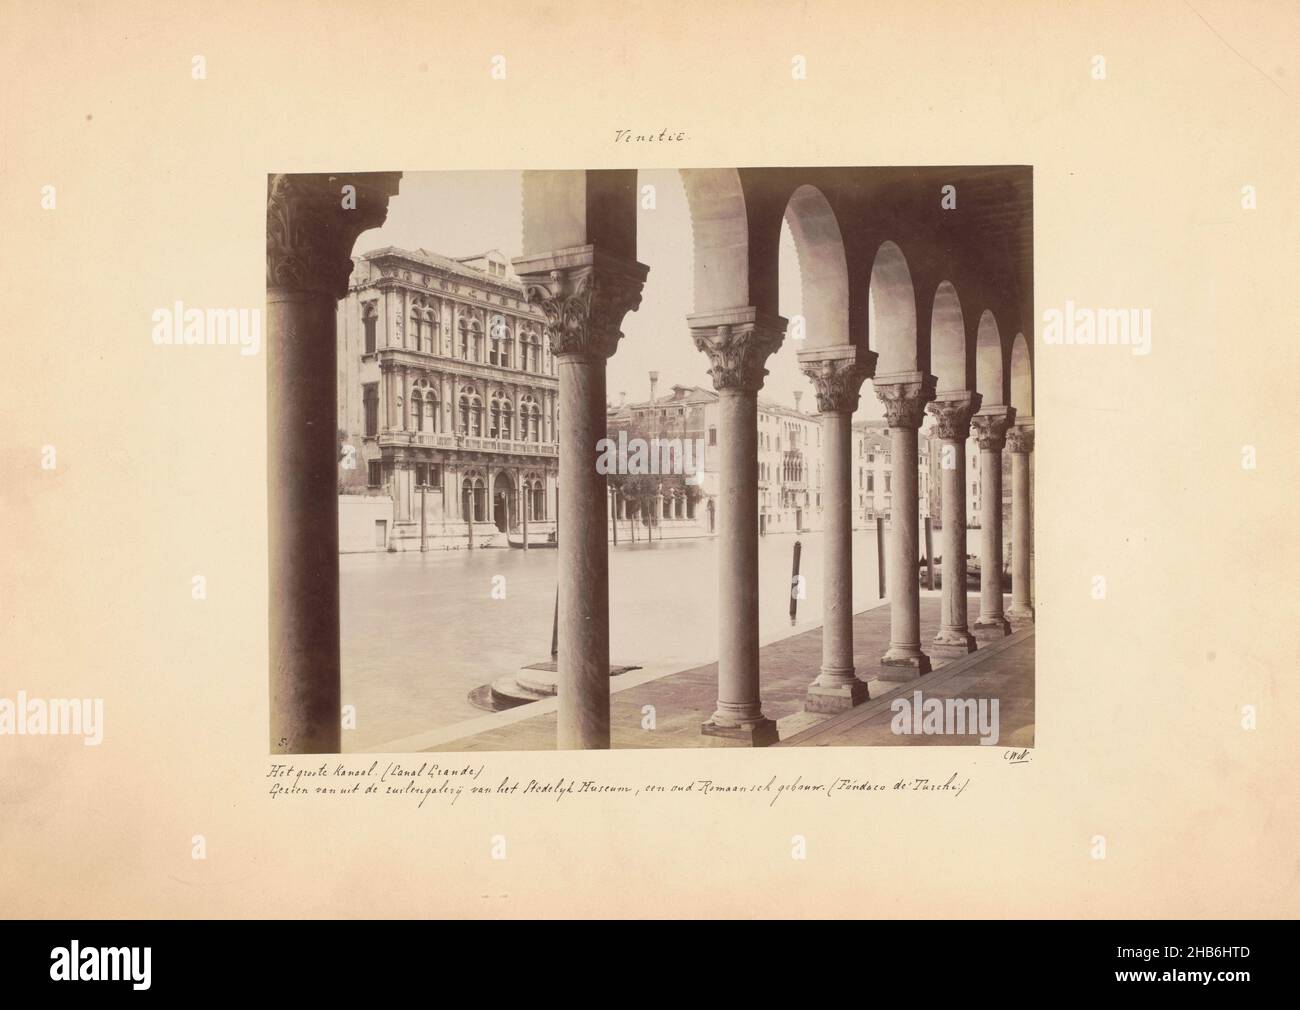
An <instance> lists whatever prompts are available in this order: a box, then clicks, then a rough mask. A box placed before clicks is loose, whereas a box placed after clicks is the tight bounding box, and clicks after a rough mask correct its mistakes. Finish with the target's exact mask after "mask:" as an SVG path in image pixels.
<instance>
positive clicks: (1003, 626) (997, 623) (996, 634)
mask: <svg viewBox="0 0 1300 1010" xmlns="http://www.w3.org/2000/svg"><path fill="white" fill-rule="evenodd" d="M971 631H973V632H974V633H975V639H976V641H979V642H996V641H997V640H998V639H999V638H1006V637H1007V635H1009V634H1011V625H1010V624H1009V623H1008V622H1007V619H1006V618H1005V617H996V618H994V619H993V620H991V621H976V622H975V623H974V624H972V625H971Z"/></svg>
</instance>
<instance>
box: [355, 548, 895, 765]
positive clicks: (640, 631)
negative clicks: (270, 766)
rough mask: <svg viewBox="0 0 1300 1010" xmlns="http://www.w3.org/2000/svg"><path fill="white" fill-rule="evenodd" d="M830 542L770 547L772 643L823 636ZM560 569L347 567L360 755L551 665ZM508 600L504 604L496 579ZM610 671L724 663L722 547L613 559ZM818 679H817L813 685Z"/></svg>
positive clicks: (768, 625) (546, 556) (443, 557)
mask: <svg viewBox="0 0 1300 1010" xmlns="http://www.w3.org/2000/svg"><path fill="white" fill-rule="evenodd" d="M796 539H797V540H799V541H800V542H801V543H802V545H803V550H802V563H801V566H800V572H801V574H802V575H803V576H804V577H805V588H806V593H807V596H806V598H805V599H803V600H800V601H799V610H798V620H797V623H796V624H794V625H793V626H792V625H791V624H790V616H789V609H790V562H791V553H792V551H793V548H794V543H795V540H796ZM821 546H822V536H821V534H819V533H805V534H801V535H799V536H798V537H795V536H790V535H773V536H767V537H762V538H760V541H759V582H760V586H759V636H760V639H761V641H762V642H764V643H767V642H769V641H773V640H775V639H778V638H783V637H785V636H786V635H789V634H792V633H796V632H799V631H805V630H807V629H809V628H815V627H818V626H820V624H821V623H822V617H821V615H822V607H821ZM558 560H559V559H558V555H557V552H556V551H554V550H532V551H528V552H527V553H525V552H523V551H519V550H509V549H504V550H502V549H487V550H473V551H470V550H457V551H429V552H428V553H425V554H420V553H419V552H410V553H401V554H345V555H342V556H340V558H339V576H340V578H339V582H340V602H341V608H342V613H341V627H342V659H343V703H344V704H345V705H353V706H355V707H356V712H357V726H356V729H353V730H346V731H345V732H344V734H343V746H344V749H345V750H347V751H357V750H365V749H368V748H375V747H377V746H379V745H381V744H384V743H386V742H388V741H391V740H395V739H399V738H401V737H405V736H411V735H413V734H416V733H420V732H424V731H427V730H430V729H436V728H439V727H443V726H449V725H452V724H455V723H458V722H463V721H465V720H467V719H473V718H477V717H480V716H482V715H483V714H484V713H483V711H482V710H481V709H479V708H476V707H475V706H474V705H472V704H471V703H470V702H469V700H468V697H467V696H468V694H469V692H470V691H472V690H473V689H474V688H476V687H479V686H481V685H483V684H487V683H490V682H491V681H493V680H495V679H496V678H497V677H499V676H502V675H503V674H509V673H513V672H514V671H516V670H518V669H519V668H520V667H521V666H526V665H527V664H529V663H535V662H538V661H539V660H544V659H548V658H549V657H550V648H551V620H552V614H553V609H554V606H555V584H556V570H557V564H558ZM853 561H854V572H853V595H854V610H855V611H858V610H862V609H865V608H866V607H868V606H870V605H871V604H872V603H874V602H875V601H876V600H877V598H878V587H877V576H876V571H877V569H876V537H875V532H874V531H873V530H864V531H861V532H857V533H855V534H854V536H853ZM496 575H502V576H504V577H505V592H506V598H505V599H503V600H497V599H493V598H492V584H493V577H494V576H496ZM609 596H610V601H609V605H610V659H611V661H612V662H614V663H623V664H631V665H635V666H640V667H646V668H666V669H674V670H677V669H685V668H688V667H690V666H695V665H699V664H701V663H708V662H712V661H713V660H715V659H716V658H717V642H718V624H717V615H718V543H717V540H716V539H698V540H675V541H674V540H669V541H663V542H658V541H656V542H653V543H650V544H645V543H638V544H620V545H619V546H618V547H611V548H610V592H609ZM815 672H816V671H809V673H810V677H811V676H812V675H813V674H815Z"/></svg>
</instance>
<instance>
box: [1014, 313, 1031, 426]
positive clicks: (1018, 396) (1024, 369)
mask: <svg viewBox="0 0 1300 1010" xmlns="http://www.w3.org/2000/svg"><path fill="white" fill-rule="evenodd" d="M1011 406H1012V407H1014V408H1015V411H1016V419H1017V420H1025V419H1026V418H1030V417H1033V416H1034V363H1033V360H1032V359H1031V358H1030V355H1029V342H1028V341H1027V340H1026V339H1025V335H1024V334H1023V333H1017V334H1016V335H1015V337H1014V338H1013V339H1012V341H1011Z"/></svg>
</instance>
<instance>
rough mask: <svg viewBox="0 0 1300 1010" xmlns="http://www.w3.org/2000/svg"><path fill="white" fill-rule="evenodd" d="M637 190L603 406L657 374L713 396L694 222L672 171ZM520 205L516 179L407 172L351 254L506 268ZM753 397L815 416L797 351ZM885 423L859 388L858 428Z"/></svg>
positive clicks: (633, 394)
mask: <svg viewBox="0 0 1300 1010" xmlns="http://www.w3.org/2000/svg"><path fill="white" fill-rule="evenodd" d="M638 185H640V186H645V185H653V186H654V187H655V208H654V209H653V210H649V209H646V208H641V209H640V210H639V211H638V217H637V259H638V260H640V261H641V262H642V263H645V264H646V265H647V266H649V267H650V274H649V276H648V277H647V278H646V284H645V289H644V291H643V292H642V298H641V307H640V308H639V309H638V310H637V311H636V312H629V313H628V314H627V315H626V316H625V317H624V319H623V339H622V340H621V341H620V342H619V345H618V352H617V353H616V354H615V355H614V356H613V357H612V358H610V360H609V371H608V391H609V398H610V400H611V401H613V402H617V401H618V398H619V393H620V392H623V391H626V392H627V397H628V399H629V400H645V399H647V398H648V397H649V395H650V378H649V374H648V373H649V372H650V371H652V370H657V371H658V372H659V393H660V395H664V394H666V393H667V392H668V391H669V389H670V388H671V387H672V386H673V385H675V384H678V383H680V384H681V385H686V386H689V385H700V386H704V387H705V388H708V389H712V388H713V386H712V380H711V379H710V378H709V376H708V374H707V370H708V367H709V365H708V359H707V358H706V357H705V355H704V354H703V353H701V352H700V351H697V350H696V349H695V345H694V344H692V343H691V338H690V331H689V329H688V328H687V326H686V316H687V315H688V314H689V313H690V312H691V311H692V308H693V306H692V301H693V292H692V287H693V282H692V278H691V219H690V213H689V210H688V208H687V204H686V191H685V189H684V188H683V187H682V182H681V176H680V175H679V174H678V173H677V171H676V170H665V169H659V170H643V171H641V172H640V173H639V176H638ZM522 209H523V198H522V173H520V172H498V171H492V172H408V173H406V174H404V175H403V176H402V183H401V190H400V192H399V193H398V195H397V196H395V197H393V199H392V200H390V201H389V206H388V220H387V222H386V223H385V224H384V226H383V227H382V228H375V229H372V230H371V231H368V232H365V233H364V234H362V235H361V236H360V238H358V239H357V244H356V248H355V252H356V253H363V252H369V251H370V250H372V249H379V248H382V247H383V246H389V245H391V246H397V247H398V248H403V249H418V248H424V249H428V250H429V251H430V252H436V253H439V254H441V255H443V256H450V257H461V256H469V255H472V254H475V253H480V252H484V251H486V250H488V249H499V250H500V251H501V252H503V253H504V254H505V255H506V256H507V257H510V258H513V257H515V256H519V255H521V254H522V252H523V219H522V218H523V214H522ZM780 283H781V287H780V310H779V311H780V313H781V315H783V316H785V317H787V318H789V317H790V316H793V315H795V314H796V313H798V312H800V311H801V308H800V306H801V298H800V294H799V265H798V259H797V257H796V256H795V250H794V239H793V238H792V236H791V234H790V229H789V228H788V227H785V226H782V229H781V260H780ZM767 370H768V373H769V374H768V377H767V379H766V381H765V382H764V385H763V390H762V392H761V394H760V395H762V396H764V397H767V398H769V399H772V400H777V401H779V402H781V403H784V404H786V405H787V406H793V405H794V391H795V390H796V389H799V390H803V391H804V396H803V408H804V410H806V411H809V412H815V411H816V409H817V405H816V399H815V395H814V393H813V388H812V383H811V382H810V381H809V380H808V378H807V377H806V376H805V375H803V373H801V372H800V371H799V368H798V364H797V362H796V360H795V345H794V344H793V343H790V342H787V343H786V344H784V345H783V346H782V347H781V349H780V350H779V351H778V352H777V353H776V354H774V355H773V356H772V357H770V358H769V359H768V362H767ZM883 416H884V411H883V410H882V409H881V406H880V402H879V401H878V400H877V399H876V397H875V394H874V393H873V392H872V390H871V383H870V382H869V381H868V382H866V383H863V388H862V398H861V401H860V406H859V408H858V412H857V414H856V415H855V417H856V418H858V419H864V418H879V417H883Z"/></svg>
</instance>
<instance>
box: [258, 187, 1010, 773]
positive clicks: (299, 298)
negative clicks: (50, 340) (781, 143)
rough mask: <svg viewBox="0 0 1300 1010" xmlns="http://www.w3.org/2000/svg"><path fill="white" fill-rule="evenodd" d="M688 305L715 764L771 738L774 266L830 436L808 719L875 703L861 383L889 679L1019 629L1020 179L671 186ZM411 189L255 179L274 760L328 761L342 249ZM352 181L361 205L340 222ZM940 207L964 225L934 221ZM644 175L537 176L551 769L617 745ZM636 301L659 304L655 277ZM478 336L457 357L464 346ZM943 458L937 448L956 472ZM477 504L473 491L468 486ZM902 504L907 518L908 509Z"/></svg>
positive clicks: (334, 691) (528, 214) (529, 199)
mask: <svg viewBox="0 0 1300 1010" xmlns="http://www.w3.org/2000/svg"><path fill="white" fill-rule="evenodd" d="M681 175H682V179H683V182H684V185H685V189H686V194H687V200H688V203H689V207H690V213H691V219H692V230H693V243H694V278H695V307H694V312H693V313H692V314H691V315H690V316H688V318H687V319H686V321H685V322H686V327H687V331H688V332H686V333H684V334H683V336H682V339H687V338H688V337H689V339H691V340H692V341H693V342H694V345H695V347H696V348H698V350H699V351H700V352H701V353H703V354H704V355H706V356H707V358H708V362H709V365H710V370H709V374H710V376H711V377H712V380H713V385H714V388H715V389H716V390H717V393H718V396H719V402H720V413H719V426H720V432H719V439H718V441H719V444H720V445H721V446H722V455H721V459H720V461H719V471H720V472H719V481H720V483H719V491H720V493H719V496H718V514H717V517H716V519H717V523H718V528H719V547H718V552H719V573H718V579H719V581H718V586H719V613H720V627H719V629H718V630H719V638H718V691H717V707H716V711H715V712H714V714H713V715H712V716H711V717H710V718H709V719H708V720H707V721H706V722H705V723H704V724H703V725H702V727H701V731H702V733H704V734H707V735H709V736H711V737H714V738H716V739H717V740H718V741H720V742H733V743H738V744H745V745H754V746H761V745H765V744H768V743H772V742H774V741H775V740H776V726H775V724H774V723H773V722H772V720H770V719H769V718H767V717H766V716H765V715H764V712H763V704H762V696H761V691H760V687H761V684H760V677H759V644H758V628H759V621H758V469H757V456H758V447H757V444H756V440H757V434H756V432H757V425H756V411H757V406H756V404H757V398H758V393H759V390H760V389H761V388H762V386H763V379H764V376H765V375H766V369H765V367H764V366H765V362H766V360H767V359H768V357H769V356H770V355H771V354H773V353H774V352H775V351H776V350H777V349H778V348H779V347H780V346H781V345H782V343H783V341H784V339H785V332H786V327H787V320H785V319H784V318H782V317H781V316H780V315H779V314H778V312H777V296H778V259H779V257H778V249H779V244H780V233H781V226H782V223H783V222H785V223H788V225H789V227H790V230H791V233H792V235H793V237H794V241H795V245H796V248H797V250H798V254H799V268H800V278H801V285H802V309H803V315H804V321H805V326H806V329H805V337H804V340H803V341H802V343H801V344H800V345H799V346H800V350H799V351H798V358H799V362H800V367H801V369H802V370H803V372H804V373H805V374H806V375H807V376H808V378H809V380H810V382H811V384H812V388H813V390H814V392H815V394H816V397H817V405H818V409H819V411H820V412H821V415H822V429H823V438H822V446H821V452H822V466H823V476H824V487H825V523H824V525H825V533H824V536H825V544H824V547H823V551H824V556H825V560H824V563H823V573H822V578H823V585H822V590H821V591H822V593H823V596H824V599H823V613H824V622H825V623H824V627H823V629H822V664H821V669H820V670H819V671H816V672H815V673H814V671H810V677H811V678H812V681H811V683H810V685H809V688H808V693H807V698H806V702H805V706H806V708H807V709H809V710H811V711H821V712H826V711H837V710H840V709H844V708H849V707H852V706H854V705H857V704H859V703H861V702H862V701H864V700H865V699H866V698H867V695H868V686H867V679H868V678H867V677H866V676H864V675H865V674H866V673H867V671H863V670H860V669H855V666H854V652H853V623H852V610H853V600H852V564H853V558H852V550H851V546H852V541H851V522H852V508H851V500H852V496H851V490H852V478H851V465H850V464H851V438H852V431H851V423H852V416H853V412H854V410H855V408H856V407H857V404H858V400H859V396H860V394H861V387H862V384H863V382H864V381H866V380H867V379H870V380H871V381H872V385H873V387H874V392H875V395H876V396H877V397H878V398H879V399H880V401H881V402H882V404H883V407H884V410H885V413H886V417H887V420H888V424H889V433H890V434H889V437H890V452H891V454H892V458H893V474H894V484H893V500H894V508H893V513H894V521H893V523H892V532H891V542H890V546H889V551H888V556H887V559H886V570H887V572H888V578H889V586H888V596H889V607H890V642H889V647H888V649H887V651H886V652H885V653H884V655H883V656H881V657H880V661H879V662H880V666H879V669H878V670H873V671H871V673H873V674H874V675H875V676H876V677H878V678H879V679H881V680H884V681H888V682H904V681H907V680H909V679H913V678H917V677H920V676H923V675H924V674H926V673H927V672H928V671H929V670H930V668H931V659H930V657H931V656H944V657H948V656H954V655H964V654H966V653H968V652H970V651H973V650H974V649H975V648H976V647H977V643H978V642H979V641H980V640H986V639H992V638H998V637H1001V636H1004V635H1006V634H1008V633H1009V631H1010V627H1011V622H1012V621H1031V620H1032V619H1033V609H1032V586H1031V578H1032V571H1031V568H1030V555H1031V549H1032V548H1031V544H1030V537H1031V530H1032V520H1031V515H1032V512H1031V509H1032V502H1031V499H1030V495H1031V481H1030V472H1031V468H1030V462H1029V454H1030V453H1031V452H1032V451H1033V431H1034V421H1033V347H1032V333H1033V327H1032V324H1033V318H1034V316H1033V301H1032V290H1033V277H1032V220H1031V215H1032V210H1031V199H1032V193H1031V187H1032V184H1031V174H1030V169H1028V168H1023V167H976V168H923V169H899V168H889V169H883V168H800V169H742V170H735V169H700V170H683V171H682V173H681ZM399 180H400V174H398V173H372V174H364V175H350V176H346V177H344V176H328V175H275V176H271V177H270V179H269V180H268V206H267V301H268V373H269V374H268V389H269V401H270V402H269V431H270V446H269V450H270V451H269V454H268V465H269V467H270V473H271V487H272V495H271V514H270V531H269V533H270V538H269V539H270V554H271V556H270V563H271V578H272V594H271V595H272V600H273V601H275V602H274V603H273V607H272V613H271V656H272V659H271V667H272V668H271V744H272V749H273V751H275V752H279V753H304V752H317V753H323V752H332V751H337V750H338V749H339V717H338V713H339V702H340V698H339V642H338V558H337V551H338V535H337V507H338V506H337V499H336V496H335V494H334V490H335V483H334V481H335V465H336V459H335V455H336V448H335V441H334V409H335V395H336V394H335V372H334V368H335V361H334V350H333V348H334V329H333V327H334V312H335V304H336V301H337V300H338V299H339V298H340V297H342V296H343V295H345V294H346V292H347V284H348V274H349V272H350V270H351V266H352V261H351V252H352V249H351V247H352V243H353V242H354V241H355V239H356V236H357V235H358V234H360V232H361V231H363V230H365V229H367V228H372V227H376V226H377V225H378V224H380V223H382V222H383V220H384V217H385V215H386V213H387V204H388V200H389V198H390V197H391V196H392V195H393V194H394V193H396V191H397V188H398V184H399ZM345 184H351V185H353V186H355V187H356V192H357V194H358V205H357V209H355V210H352V211H341V210H340V209H339V201H338V200H337V198H336V196H337V192H338V189H339V187H341V186H343V185H345ZM950 186H951V187H955V191H956V199H957V207H958V208H959V209H945V208H944V207H943V206H942V205H941V197H942V193H943V191H944V187H950ZM636 192H637V189H636V172H635V171H630V170H627V171H625V170H602V171H542V172H526V173H525V174H524V193H523V241H524V255H522V256H521V257H519V258H517V259H516V260H515V261H514V266H515V271H516V273H517V274H518V275H519V277H520V278H521V280H522V282H523V285H524V293H525V297H526V299H527V301H528V303H529V304H530V306H532V307H533V308H534V309H536V310H538V311H539V312H540V313H541V315H542V316H543V317H544V319H545V335H546V339H547V341H548V343H549V348H550V351H551V353H552V354H553V355H554V358H555V361H556V363H557V372H558V377H559V403H558V411H557V413H558V415H559V416H561V417H562V418H563V419H564V423H562V424H561V425H559V432H558V434H559V468H560V469H559V473H560V476H559V484H560V488H561V493H560V495H559V522H560V528H561V529H562V530H563V531H564V536H562V537H561V538H560V549H559V551H558V553H559V555H560V557H559V565H560V593H559V669H558V677H559V691H558V695H559V709H558V721H557V740H556V744H557V747H559V748H604V747H608V746H609V745H610V704H609V690H610V685H609V566H608V553H607V552H608V544H607V541H606V524H607V522H608V513H607V511H606V509H607V494H606V486H605V479H604V477H603V476H602V475H600V473H599V472H598V470H597V467H596V458H597V455H598V453H597V449H596V446H597V443H598V442H599V440H600V439H601V438H603V437H604V435H605V430H604V427H605V407H606V384H605V369H606V362H607V360H608V359H609V358H610V357H611V356H612V355H614V354H615V353H616V352H617V350H618V343H619V340H620V339H621V337H622V334H621V333H620V332H619V328H620V326H621V323H622V320H623V318H624V316H625V315H626V314H627V313H628V312H631V311H635V310H636V309H637V307H638V306H639V305H640V302H641V298H642V290H643V288H644V287H645V286H646V284H647V276H648V275H651V276H652V274H651V267H652V266H653V264H650V265H646V264H641V263H638V262H636V220H637V209H636ZM650 285H651V286H650V287H649V288H646V293H647V296H648V297H652V296H653V281H651V282H650ZM468 339H471V340H472V335H471V336H470V337H469V338H468ZM927 412H928V413H930V414H931V415H933V417H934V419H935V422H936V429H937V434H938V436H939V438H940V440H941V445H940V449H941V451H942V452H943V455H944V459H945V462H944V464H943V466H942V467H941V474H942V509H943V512H942V520H943V521H942V545H941V547H940V548H939V553H940V554H941V555H942V557H943V570H942V584H943V590H942V594H941V596H942V600H941V627H940V630H939V632H938V635H937V636H936V638H935V639H934V641H932V642H922V641H921V637H920V600H919V596H920V586H919V581H918V579H917V578H916V559H917V557H918V554H919V543H918V539H919V531H918V526H919V523H918V519H917V483H916V481H917V477H916V474H917V465H916V464H917V432H918V429H919V427H920V425H921V423H922V421H923V419H924V416H925V414H926V413H927ZM972 432H973V434H974V437H975V438H976V440H977V442H978V445H979V449H980V457H979V466H980V471H981V487H982V491H983V493H982V503H983V508H982V515H981V522H980V526H981V531H980V538H979V539H980V544H979V556H980V560H981V591H980V604H979V613H978V614H968V612H967V599H966V592H965V587H966V577H967V573H966V555H967V544H966V524H965V521H964V520H965V513H966V497H965V495H966V488H967V484H968V481H967V478H966V473H965V470H966V461H965V451H964V450H965V443H966V440H967V438H968V437H969V436H970V435H971V434H972ZM949 448H951V449H952V450H953V451H952V452H947V451H946V450H948V449H949ZM1004 451H1009V452H1010V453H1011V454H1012V466H1011V474H1012V478H1011V483H1012V521H1011V531H1010V538H1011V558H1012V562H1011V564H1012V602H1011V606H1010V607H1009V608H1007V609H1006V611H1005V612H1004V610H1003V593H1002V581H1001V571H1002V557H1003V550H1002V540H1003V534H1004V531H1003V528H1002V526H1003V524H1002V509H1001V505H1002V492H1001V481H1002V453H1003V452H1004ZM465 480H466V482H467V483H466V484H464V485H463V486H462V493H463V494H464V495H465V496H467V497H466V499H465V500H466V501H467V502H471V500H472V504H473V505H474V507H475V508H477V507H478V505H477V498H476V497H475V496H477V495H479V494H480V493H483V494H486V491H487V487H486V485H485V484H484V486H483V487H482V488H480V486H479V484H478V483H475V481H474V480H473V479H472V478H471V477H470V476H469V475H466V478H465ZM909 502H910V503H911V507H910V508H909V507H908V504H907V503H909Z"/></svg>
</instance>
